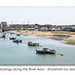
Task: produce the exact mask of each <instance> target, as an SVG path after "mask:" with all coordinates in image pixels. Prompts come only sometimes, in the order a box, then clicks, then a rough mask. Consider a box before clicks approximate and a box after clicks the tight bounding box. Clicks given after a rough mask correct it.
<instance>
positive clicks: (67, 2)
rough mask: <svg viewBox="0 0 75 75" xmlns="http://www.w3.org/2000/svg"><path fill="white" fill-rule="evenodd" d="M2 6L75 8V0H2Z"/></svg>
mask: <svg viewBox="0 0 75 75" xmlns="http://www.w3.org/2000/svg"><path fill="white" fill-rule="evenodd" d="M0 6H75V0H0Z"/></svg>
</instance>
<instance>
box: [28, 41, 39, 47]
mask: <svg viewBox="0 0 75 75" xmlns="http://www.w3.org/2000/svg"><path fill="white" fill-rule="evenodd" d="M28 46H39V43H32V42H31V41H29V42H28Z"/></svg>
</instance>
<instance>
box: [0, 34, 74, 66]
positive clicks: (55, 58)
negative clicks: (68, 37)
mask: <svg viewBox="0 0 75 75" xmlns="http://www.w3.org/2000/svg"><path fill="white" fill-rule="evenodd" d="M0 35H1V34H0ZM13 36H15V37H16V38H17V39H22V40H23V43H19V44H16V43H13V41H12V40H9V39H2V38H0V65H11V64H12V65H51V64H54V65H55V64H57V65H59V64H61V65H63V64H68V65H69V64H73V65H74V64H75V46H74V45H67V44H62V43H59V41H56V40H52V39H43V38H37V37H31V36H16V35H15V34H14V35H10V34H7V35H6V37H7V38H8V37H13ZM28 41H32V42H39V43H40V45H42V47H40V49H42V48H43V47H48V48H52V49H55V50H56V54H53V55H52V54H36V49H37V48H38V47H29V46H28V45H27V42H28ZM57 53H59V54H60V53H63V54H64V55H63V56H60V55H58V54H57Z"/></svg>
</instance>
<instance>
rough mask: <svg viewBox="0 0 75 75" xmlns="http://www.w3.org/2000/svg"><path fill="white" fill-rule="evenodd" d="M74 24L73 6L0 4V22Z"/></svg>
mask: <svg viewBox="0 0 75 75" xmlns="http://www.w3.org/2000/svg"><path fill="white" fill-rule="evenodd" d="M28 20H29V23H30V24H35V23H38V24H54V25H63V24H64V25H66V24H67V25H70V24H71V25H72V24H75V6H74V7H73V6H66V7H65V6H49V7H48V6H24V7H23V6H6V7H5V6H0V22H1V21H7V23H8V24H11V23H13V24H16V23H17V24H23V23H24V24H27V23H28Z"/></svg>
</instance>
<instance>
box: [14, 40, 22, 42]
mask: <svg viewBox="0 0 75 75" xmlns="http://www.w3.org/2000/svg"><path fill="white" fill-rule="evenodd" d="M13 42H16V43H20V42H22V40H13Z"/></svg>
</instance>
